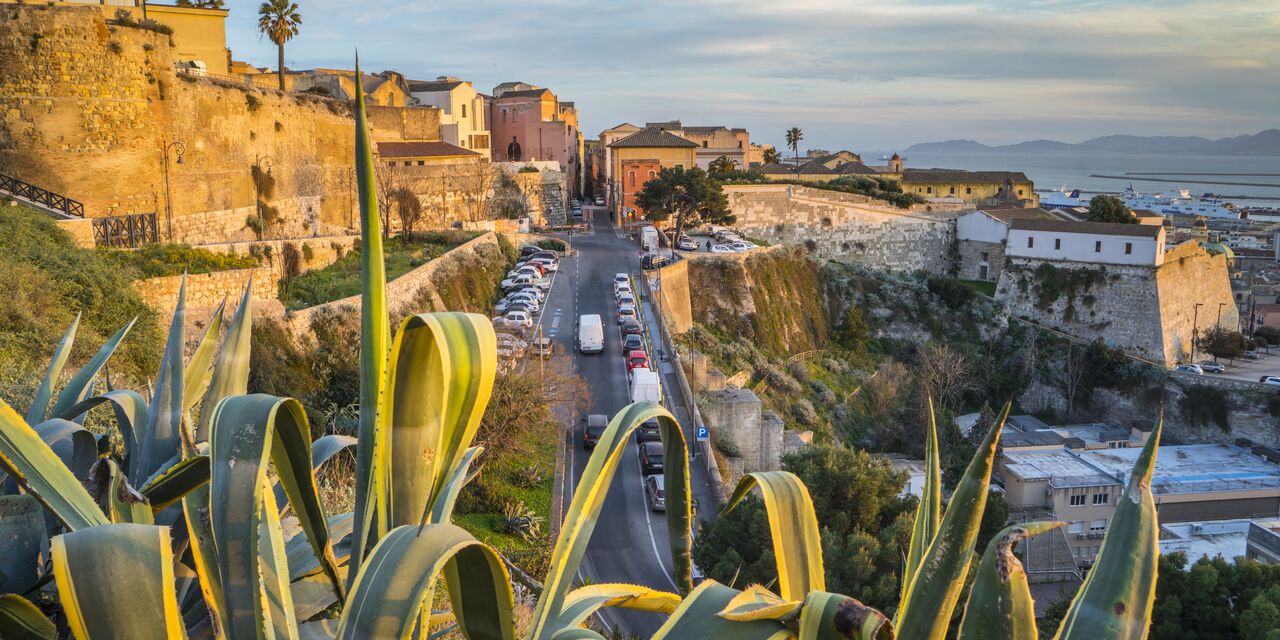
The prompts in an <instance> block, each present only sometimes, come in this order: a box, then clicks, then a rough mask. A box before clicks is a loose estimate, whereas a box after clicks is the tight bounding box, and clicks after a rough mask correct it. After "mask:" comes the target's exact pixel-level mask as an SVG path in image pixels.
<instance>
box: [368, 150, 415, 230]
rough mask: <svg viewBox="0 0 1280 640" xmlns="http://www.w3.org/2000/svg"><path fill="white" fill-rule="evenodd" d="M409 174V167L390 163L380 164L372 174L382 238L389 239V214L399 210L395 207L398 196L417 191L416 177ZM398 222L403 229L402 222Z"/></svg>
mask: <svg viewBox="0 0 1280 640" xmlns="http://www.w3.org/2000/svg"><path fill="white" fill-rule="evenodd" d="M410 172H411V168H410V167H405V166H403V165H398V164H396V163H395V162H394V161H390V162H384V163H382V165H381V166H379V167H378V170H377V171H376V172H375V173H374V176H373V178H374V181H375V182H374V185H375V186H376V187H377V189H378V213H379V215H381V217H382V237H383V238H390V237H391V226H392V225H391V222H392V215H391V214H393V213H396V209H397V208H399V207H397V205H398V204H400V203H401V198H402V197H403V196H401V195H400V194H402V193H404V192H409V193H410V194H412V193H416V192H418V191H419V188H418V186H419V185H418V184H417V183H418V181H417V179H416V176H415V175H414V174H411V173H410ZM419 204H421V203H419ZM400 222H401V226H402V228H403V223H404V220H403V219H402V220H401V221H400Z"/></svg>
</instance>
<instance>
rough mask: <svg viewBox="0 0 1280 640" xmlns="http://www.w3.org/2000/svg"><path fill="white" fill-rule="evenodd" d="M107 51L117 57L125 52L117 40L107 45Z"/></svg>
mask: <svg viewBox="0 0 1280 640" xmlns="http://www.w3.org/2000/svg"><path fill="white" fill-rule="evenodd" d="M107 49H110V50H111V53H114V54H116V55H120V52H122V51H124V47H122V46H120V43H119V42H116V41H115V40H112V41H111V42H108V43H107Z"/></svg>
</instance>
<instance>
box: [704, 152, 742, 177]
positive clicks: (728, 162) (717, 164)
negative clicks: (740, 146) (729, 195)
mask: <svg viewBox="0 0 1280 640" xmlns="http://www.w3.org/2000/svg"><path fill="white" fill-rule="evenodd" d="M737 167H738V162H737V161H736V160H733V159H731V158H729V156H720V157H719V158H716V159H715V160H712V161H711V165H710V166H709V167H708V168H709V169H711V173H733V170H734V169H736V168H737Z"/></svg>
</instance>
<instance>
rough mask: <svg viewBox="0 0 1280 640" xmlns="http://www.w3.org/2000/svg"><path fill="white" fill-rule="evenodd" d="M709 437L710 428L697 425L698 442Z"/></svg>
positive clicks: (704, 440)
mask: <svg viewBox="0 0 1280 640" xmlns="http://www.w3.org/2000/svg"><path fill="white" fill-rule="evenodd" d="M710 439H711V430H710V429H708V428H706V427H698V442H706V441H707V440H710Z"/></svg>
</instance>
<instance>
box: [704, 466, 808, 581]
mask: <svg viewBox="0 0 1280 640" xmlns="http://www.w3.org/2000/svg"><path fill="white" fill-rule="evenodd" d="M757 486H758V487H760V492H761V494H762V495H763V496H764V506H765V511H766V512H767V513H768V514H769V530H770V532H771V533H772V534H773V554H774V556H775V557H776V558H777V562H778V590H779V592H780V593H781V595H782V599H783V600H789V601H800V600H803V599H804V597H805V595H806V594H808V593H809V592H810V591H824V590H825V589H826V578H825V576H824V575H823V564H822V537H821V535H820V534H819V533H818V517H817V516H816V515H814V513H813V500H812V499H811V498H810V497H809V489H808V488H806V487H805V486H804V483H803V482H801V481H800V478H797V477H796V476H795V475H794V474H791V473H788V472H786V471H763V472H758V473H750V474H747V475H744V476H743V477H742V480H740V481H739V482H738V486H737V487H736V488H735V489H734V490H733V495H731V496H730V497H729V501H728V503H726V505H725V508H724V512H725V513H727V512H729V511H730V510H731V509H733V508H734V507H735V506H737V504H738V503H739V502H741V501H742V499H743V498H745V497H746V496H747V494H749V493H751V490H752V489H754V488H755V487H757Z"/></svg>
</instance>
